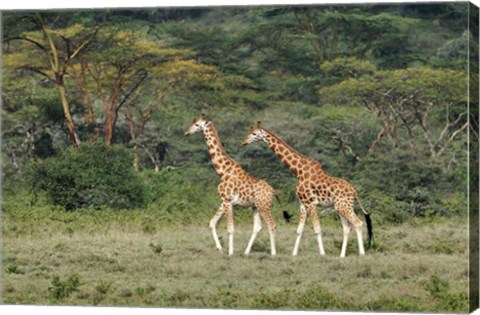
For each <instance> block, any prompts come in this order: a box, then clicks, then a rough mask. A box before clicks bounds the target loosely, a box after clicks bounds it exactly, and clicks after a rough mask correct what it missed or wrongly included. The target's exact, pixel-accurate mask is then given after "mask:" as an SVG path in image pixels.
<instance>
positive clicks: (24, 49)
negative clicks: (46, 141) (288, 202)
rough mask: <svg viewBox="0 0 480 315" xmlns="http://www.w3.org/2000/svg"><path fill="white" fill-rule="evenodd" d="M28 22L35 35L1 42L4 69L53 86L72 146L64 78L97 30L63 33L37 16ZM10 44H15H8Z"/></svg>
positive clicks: (75, 27)
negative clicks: (5, 46) (4, 49)
mask: <svg viewBox="0 0 480 315" xmlns="http://www.w3.org/2000/svg"><path fill="white" fill-rule="evenodd" d="M31 21H32V22H33V23H34V24H35V26H36V28H37V29H38V30H37V31H31V32H23V33H22V34H21V35H20V36H14V37H7V38H5V42H7V43H9V45H8V52H7V53H6V54H5V55H4V58H3V63H4V65H5V66H6V67H10V68H13V69H18V70H20V69H24V70H29V71H32V72H34V73H37V74H39V75H41V76H42V77H44V78H47V79H48V81H49V82H51V83H52V84H53V85H54V86H55V88H56V89H57V91H58V95H59V97H60V100H61V104H62V109H63V113H64V116H65V122H66V126H67V132H68V135H69V137H70V139H71V141H72V144H73V145H75V146H76V145H77V144H78V143H79V142H80V139H79V137H78V134H77V131H76V127H75V122H74V120H73V118H72V113H71V106H70V102H69V99H68V97H67V87H66V80H65V78H66V76H67V74H68V71H69V69H70V68H71V67H72V64H73V62H74V61H75V60H76V59H77V58H78V57H79V56H80V55H81V54H82V53H84V52H85V50H86V49H87V47H88V45H89V44H90V43H91V42H92V40H93V39H94V38H95V36H96V34H97V32H98V28H87V27H84V26H82V25H80V24H75V25H73V26H70V27H67V28H64V29H55V28H53V24H54V23H53V22H52V23H47V22H46V21H45V19H44V18H43V17H42V15H41V14H40V13H37V14H36V15H35V16H34V17H33V16H32V18H31ZM13 41H15V42H16V43H12V42H13ZM39 52H40V54H39Z"/></svg>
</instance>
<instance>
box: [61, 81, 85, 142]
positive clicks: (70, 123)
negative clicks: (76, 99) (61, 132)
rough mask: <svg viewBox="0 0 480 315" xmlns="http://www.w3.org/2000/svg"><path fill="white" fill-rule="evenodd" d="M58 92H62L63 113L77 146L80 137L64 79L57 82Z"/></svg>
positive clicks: (71, 137) (69, 132)
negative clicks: (71, 111) (76, 129)
mask: <svg viewBox="0 0 480 315" xmlns="http://www.w3.org/2000/svg"><path fill="white" fill-rule="evenodd" d="M57 88H58V92H59V94H60V99H61V101H62V107H63V113H64V115H65V122H66V123H67V132H68V135H69V136H70V140H71V141H72V144H73V145H74V146H75V147H76V146H78V144H79V143H80V140H79V139H78V135H77V133H76V131H75V123H74V122H73V119H72V114H71V113H70V104H69V103H68V100H67V96H66V92H65V85H64V84H63V80H61V81H60V82H58V83H57Z"/></svg>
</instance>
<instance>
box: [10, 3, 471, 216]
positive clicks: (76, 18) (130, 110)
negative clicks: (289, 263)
mask: <svg viewBox="0 0 480 315" xmlns="http://www.w3.org/2000/svg"><path fill="white" fill-rule="evenodd" d="M2 18H3V32H4V34H3V62H2V65H3V67H2V71H3V89H2V101H3V106H2V122H3V126H2V139H3V141H2V166H3V167H2V170H3V189H4V195H5V196H10V195H15V196H17V197H18V196H26V195H28V196H30V197H28V198H31V200H32V202H33V203H35V202H47V203H51V204H56V205H59V206H61V207H63V208H65V209H67V210H73V209H77V208H85V207H87V208H88V207H93V208H95V209H99V208H102V207H112V208H141V207H146V206H149V205H150V206H152V205H156V206H158V207H160V208H162V209H164V210H165V209H166V210H165V211H166V212H165V216H168V211H173V210H168V209H170V208H171V209H175V210H174V211H178V212H182V211H184V212H189V215H191V211H192V210H191V209H192V208H195V209H205V208H208V209H210V208H214V207H215V204H216V202H217V201H216V195H215V194H216V191H215V190H216V189H215V188H214V186H215V185H216V184H217V183H218V178H217V177H216V175H215V173H214V172H213V170H212V169H211V166H210V161H209V156H208V153H207V150H206V147H205V143H204V140H203V137H202V136H198V137H190V138H186V137H184V135H183V131H184V129H186V128H187V127H188V126H189V124H190V123H191V120H192V119H193V118H194V117H196V116H198V115H199V114H200V113H205V114H206V116H207V118H208V119H211V120H212V121H213V122H214V123H215V126H216V127H217V129H218V131H219V134H220V137H221V139H222V141H223V144H224V146H225V149H226V151H227V152H228V153H229V154H230V155H231V156H232V157H233V158H235V159H236V160H237V161H239V163H240V164H241V165H242V166H244V167H245V169H246V170H247V171H248V172H250V173H251V174H252V175H254V176H257V177H260V178H264V179H266V180H267V181H268V182H270V183H271V184H272V185H273V186H274V187H275V188H276V189H278V190H279V191H281V192H282V193H281V198H282V199H283V200H286V201H287V202H291V203H294V202H295V200H296V199H295V196H294V193H293V187H294V185H295V180H294V178H293V176H291V174H290V173H289V172H288V170H287V169H286V168H285V167H284V166H283V165H282V164H281V163H280V162H279V161H278V160H277V158H276V157H275V156H274V155H273V154H272V153H271V152H270V151H269V149H268V148H267V147H266V146H264V145H251V146H248V147H246V148H245V147H243V148H242V147H240V143H241V140H242V139H243V137H244V136H245V135H246V133H247V131H248V128H249V127H250V126H251V125H252V124H253V123H254V122H255V121H256V120H261V121H262V123H263V126H264V127H265V128H267V129H269V130H271V131H273V132H275V133H277V134H278V135H279V136H280V137H281V138H283V139H284V140H285V141H286V142H287V143H289V144H290V145H291V146H293V147H294V148H296V149H297V150H298V151H300V152H302V153H304V154H305V155H307V156H309V157H312V158H314V159H316V160H318V161H319V162H320V163H321V164H322V165H323V167H324V168H325V170H326V171H327V172H329V173H330V174H332V175H334V176H337V177H342V178H344V179H346V180H348V181H350V182H352V183H353V184H354V185H355V186H356V187H357V189H358V190H359V192H360V195H361V196H362V198H363V199H365V200H366V201H365V202H366V204H367V206H368V208H369V209H371V210H372V211H376V210H378V211H379V212H380V213H379V214H378V215H377V217H378V218H382V217H383V219H385V220H387V221H391V222H397V223H400V222H403V221H404V220H406V219H407V218H409V217H412V216H413V217H414V216H417V217H424V216H431V215H440V216H453V215H466V211H467V210H466V209H467V208H466V196H467V189H466V188H467V186H466V182H467V165H466V164H467V163H466V161H467V145H468V144H467V142H468V141H467V134H468V132H469V133H470V135H471V136H472V137H473V139H478V132H477V130H478V129H477V127H478V125H477V123H478V122H477V121H476V120H475V119H474V118H475V117H473V116H472V121H471V124H470V125H469V123H468V117H467V114H468V109H467V108H468V103H467V79H468V74H467V66H468V62H467V57H468V54H469V53H470V54H478V45H476V44H471V45H468V43H469V41H475V40H477V39H478V36H473V35H472V34H471V33H470V31H469V29H468V18H469V16H468V4H465V3H442V4H418V5H417V4H408V5H390V4H389V5H386V4H385V5H382V4H378V5H376V4H374V5H371V4H369V5H343V6H338V5H323V6H262V7H210V8H171V9H165V8H158V9H154V8H152V9H131V10H113V9H111V10H110V9H108V10H86V11H59V12H56V11H45V12H27V13H25V12H18V13H16V12H9V13H4V14H3V16H2ZM469 49H470V50H471V51H469ZM474 79H476V80H478V77H477V78H474ZM471 102H478V100H471ZM205 187H207V189H205ZM204 189H205V191H204ZM205 193H206V194H208V195H209V196H210V195H211V198H205V195H204V194H205ZM187 196H188V197H187ZM22 198H23V197H22ZM196 211H197V210H196ZM199 212H201V211H199ZM209 215H210V212H209Z"/></svg>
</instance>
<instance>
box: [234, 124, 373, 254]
mask: <svg viewBox="0 0 480 315" xmlns="http://www.w3.org/2000/svg"><path fill="white" fill-rule="evenodd" d="M257 141H263V142H266V143H267V145H268V146H269V147H270V148H271V149H272V150H273V152H274V153H275V154H276V155H277V156H278V158H279V159H280V160H281V161H282V162H283V163H284V164H285V165H286V166H287V167H288V168H289V169H290V171H292V173H293V174H294V175H295V176H296V177H297V179H298V184H297V187H296V191H295V192H296V195H297V197H298V199H299V201H300V221H299V224H298V228H297V238H296V240H295V245H294V248H293V253H292V255H293V256H296V255H297V254H298V248H299V245H300V239H301V237H302V233H303V229H304V226H305V221H306V219H307V216H308V217H310V219H311V220H312V223H313V228H314V231H315V234H316V235H317V240H318V249H319V252H320V255H324V254H325V249H324V247H323V241H322V235H321V228H320V221H319V219H318V215H317V211H316V207H317V206H325V205H333V206H334V208H335V210H336V211H337V212H338V213H339V215H340V218H341V222H342V227H343V242H342V249H341V252H340V257H345V254H346V250H347V242H348V235H349V233H350V230H351V229H352V227H353V228H354V229H355V232H356V234H357V240H358V250H359V254H360V255H364V254H365V249H364V245H363V234H362V226H363V222H362V221H361V220H360V219H359V218H358V217H357V215H356V214H355V212H354V211H353V208H354V202H355V200H357V202H358V204H359V206H360V208H361V209H362V211H363V213H364V215H365V221H366V223H367V230H368V244H369V245H370V244H371V240H372V238H373V230H372V222H371V219H370V215H369V213H368V212H367V211H365V209H364V208H363V206H362V205H361V203H360V198H359V197H358V193H357V191H356V190H355V188H354V187H353V185H352V184H350V183H349V182H347V181H345V180H343V179H341V178H336V177H333V176H331V175H329V174H327V173H326V172H325V171H324V170H323V168H322V166H321V165H320V163H318V162H317V161H315V160H313V159H311V158H308V157H306V156H304V155H302V154H301V153H299V152H298V151H296V150H295V149H293V148H292V147H290V146H289V145H287V144H286V143H285V142H284V141H283V140H281V139H280V138H279V137H278V136H276V135H275V134H273V133H272V132H271V131H268V130H266V129H264V128H262V127H261V125H260V121H257V122H256V124H255V126H254V127H252V128H250V132H249V133H248V135H247V136H246V138H245V140H244V141H243V142H242V144H243V145H247V144H249V143H253V142H257Z"/></svg>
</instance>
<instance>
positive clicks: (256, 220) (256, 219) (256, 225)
mask: <svg viewBox="0 0 480 315" xmlns="http://www.w3.org/2000/svg"><path fill="white" fill-rule="evenodd" d="M261 229H262V220H261V219H260V213H259V212H258V210H257V209H255V210H254V212H253V231H252V236H251V237H250V241H249V242H248V245H247V249H246V250H245V255H248V254H250V250H251V249H252V245H253V241H254V240H255V237H257V233H258V232H260V230H261Z"/></svg>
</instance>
